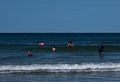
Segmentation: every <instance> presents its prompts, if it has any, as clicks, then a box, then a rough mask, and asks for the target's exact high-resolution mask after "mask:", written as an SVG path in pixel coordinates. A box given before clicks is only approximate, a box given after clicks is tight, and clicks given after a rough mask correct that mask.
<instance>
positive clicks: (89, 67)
mask: <svg viewBox="0 0 120 82" xmlns="http://www.w3.org/2000/svg"><path fill="white" fill-rule="evenodd" d="M104 71H120V63H100V64H94V63H89V64H34V65H0V73H6V72H7V73H8V72H9V73H14V72H104Z"/></svg>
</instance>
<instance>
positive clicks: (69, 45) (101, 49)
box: [27, 41, 104, 57]
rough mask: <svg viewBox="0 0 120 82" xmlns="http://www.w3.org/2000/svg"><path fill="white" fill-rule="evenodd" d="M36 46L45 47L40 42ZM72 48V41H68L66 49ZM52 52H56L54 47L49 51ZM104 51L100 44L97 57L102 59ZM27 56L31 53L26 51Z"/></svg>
mask: <svg viewBox="0 0 120 82" xmlns="http://www.w3.org/2000/svg"><path fill="white" fill-rule="evenodd" d="M38 46H40V47H44V46H45V42H43V41H41V42H38ZM73 46H74V44H73V42H72V41H68V43H67V47H68V48H72V47H73ZM51 50H52V51H53V52H55V51H56V47H55V46H52V49H51ZM103 51H104V46H103V44H101V45H100V46H99V48H98V53H99V56H100V57H103V54H102V52H103ZM27 55H28V56H32V52H31V51H27Z"/></svg>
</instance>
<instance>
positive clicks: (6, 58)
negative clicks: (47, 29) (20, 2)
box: [0, 33, 120, 82]
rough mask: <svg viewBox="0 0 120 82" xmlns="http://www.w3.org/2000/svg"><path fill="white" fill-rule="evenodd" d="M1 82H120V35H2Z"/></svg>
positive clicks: (0, 53) (0, 37)
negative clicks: (101, 49)
mask: <svg viewBox="0 0 120 82" xmlns="http://www.w3.org/2000/svg"><path fill="white" fill-rule="evenodd" d="M40 41H43V42H44V43H45V46H43V47H41V46H39V45H38V43H39V42H40ZM68 41H72V43H73V45H74V46H73V47H72V48H68V47H67V43H68ZM100 45H104V50H103V52H102V57H100V54H99V53H98V50H99V47H100ZM53 46H54V47H55V48H56V51H55V52H53V51H52V47H53ZM28 51H30V52H31V54H32V56H29V55H28V54H27V52H28ZM0 82H120V33H0Z"/></svg>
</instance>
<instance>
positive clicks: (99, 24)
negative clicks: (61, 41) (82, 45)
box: [0, 0, 120, 33]
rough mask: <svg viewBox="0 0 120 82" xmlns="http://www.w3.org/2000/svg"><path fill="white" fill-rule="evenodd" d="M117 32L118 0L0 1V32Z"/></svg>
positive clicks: (119, 11)
mask: <svg viewBox="0 0 120 82" xmlns="http://www.w3.org/2000/svg"><path fill="white" fill-rule="evenodd" d="M7 32H8V33H14V32H15V33H17V32H19V33H48V32H53V33H54V32H55V33H57V32H58V33H64V32H66V33H71V32H74V33H86V32H88V33H89V32H95V33H96V32H97V33H99V32H100V33H101V32H103V33H106V32H108V33H109V32H113V33H115V32H117V33H120V0H0V33H7Z"/></svg>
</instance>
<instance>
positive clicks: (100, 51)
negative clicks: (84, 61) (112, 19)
mask: <svg viewBox="0 0 120 82" xmlns="http://www.w3.org/2000/svg"><path fill="white" fill-rule="evenodd" d="M103 51H104V46H103V45H101V46H100V47H99V49H98V53H99V56H100V57H102V58H103V54H102V52H103Z"/></svg>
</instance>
